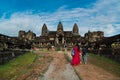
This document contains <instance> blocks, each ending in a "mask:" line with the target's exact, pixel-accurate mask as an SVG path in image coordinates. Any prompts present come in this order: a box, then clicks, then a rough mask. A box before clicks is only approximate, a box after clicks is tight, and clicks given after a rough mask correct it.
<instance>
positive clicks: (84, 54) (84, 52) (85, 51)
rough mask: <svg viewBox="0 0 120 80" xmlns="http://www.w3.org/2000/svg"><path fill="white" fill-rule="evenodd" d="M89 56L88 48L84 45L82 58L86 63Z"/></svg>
mask: <svg viewBox="0 0 120 80" xmlns="http://www.w3.org/2000/svg"><path fill="white" fill-rule="evenodd" d="M87 56H88V53H87V49H86V47H85V46H83V47H82V60H83V63H84V64H87Z"/></svg>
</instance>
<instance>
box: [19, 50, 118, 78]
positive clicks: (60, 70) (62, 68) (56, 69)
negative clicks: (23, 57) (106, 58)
mask: <svg viewBox="0 0 120 80" xmlns="http://www.w3.org/2000/svg"><path fill="white" fill-rule="evenodd" d="M36 53H37V54H38V55H41V56H42V58H41V57H40V59H38V62H36V63H34V66H33V70H32V71H31V73H28V75H27V77H26V78H25V77H24V76H25V75H23V76H22V77H21V78H19V80H120V78H118V77H116V76H115V75H113V74H111V73H109V72H107V71H105V70H103V69H101V68H99V67H97V66H94V65H92V64H90V63H88V64H82V63H81V64H79V65H77V66H72V65H71V64H70V61H68V60H67V58H66V56H65V55H67V57H68V58H69V60H71V56H70V54H69V52H62V51H58V52H50V53H47V54H46V53H44V52H42V53H41V52H36ZM64 53H65V54H64ZM49 57H52V59H51V58H50V59H48V58H49ZM40 62H42V63H40Z"/></svg>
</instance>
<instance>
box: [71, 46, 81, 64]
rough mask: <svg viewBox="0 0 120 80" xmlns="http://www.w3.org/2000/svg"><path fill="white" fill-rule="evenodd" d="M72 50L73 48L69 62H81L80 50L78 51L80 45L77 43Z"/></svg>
mask: <svg viewBox="0 0 120 80" xmlns="http://www.w3.org/2000/svg"><path fill="white" fill-rule="evenodd" d="M73 50H74V55H73V56H72V61H71V64H72V65H74V66H75V65H78V64H79V63H80V62H81V60H80V55H81V51H80V47H79V45H78V44H76V45H75V46H74V47H73Z"/></svg>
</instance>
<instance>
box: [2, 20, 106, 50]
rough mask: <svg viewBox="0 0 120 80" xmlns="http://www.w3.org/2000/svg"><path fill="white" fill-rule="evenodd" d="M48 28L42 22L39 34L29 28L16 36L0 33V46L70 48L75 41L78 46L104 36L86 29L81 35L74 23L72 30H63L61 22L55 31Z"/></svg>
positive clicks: (13, 47) (99, 32)
mask: <svg viewBox="0 0 120 80" xmlns="http://www.w3.org/2000/svg"><path fill="white" fill-rule="evenodd" d="M48 28H49V27H47V25H46V24H43V26H42V29H41V34H40V36H36V34H35V33H33V32H32V31H30V30H29V31H28V32H25V31H23V30H20V31H19V33H18V36H16V37H13V36H12V37H10V36H7V35H3V34H0V48H1V49H3V48H5V49H7V48H9V49H10V48H12V49H16V48H19V49H26V48H27V49H30V48H38V49H43V48H50V47H51V46H55V47H56V48H59V49H60V48H61V47H62V48H63V47H64V46H65V45H66V46H67V47H68V48H72V47H73V46H74V45H75V44H76V43H78V44H79V45H80V46H82V45H86V46H88V45H89V43H92V42H95V41H98V40H101V39H103V38H104V33H103V32H102V31H94V32H90V31H88V32H87V33H85V35H84V36H81V35H80V34H79V28H78V25H77V24H76V23H75V24H74V25H73V28H72V29H71V30H72V31H66V30H64V28H63V25H62V23H61V22H59V23H58V25H57V28H56V31H49V30H48ZM68 28H69V27H68Z"/></svg>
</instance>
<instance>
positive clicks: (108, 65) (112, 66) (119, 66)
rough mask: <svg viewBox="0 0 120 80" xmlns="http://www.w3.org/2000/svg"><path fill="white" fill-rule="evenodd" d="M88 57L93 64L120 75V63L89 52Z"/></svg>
mask: <svg viewBox="0 0 120 80" xmlns="http://www.w3.org/2000/svg"><path fill="white" fill-rule="evenodd" d="M88 58H89V62H90V63H92V64H93V65H96V66H99V67H101V68H103V69H104V70H106V71H108V72H110V73H113V74H115V75H117V76H120V63H118V62H116V61H114V60H111V59H109V58H106V57H104V56H99V55H95V54H89V56H88Z"/></svg>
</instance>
